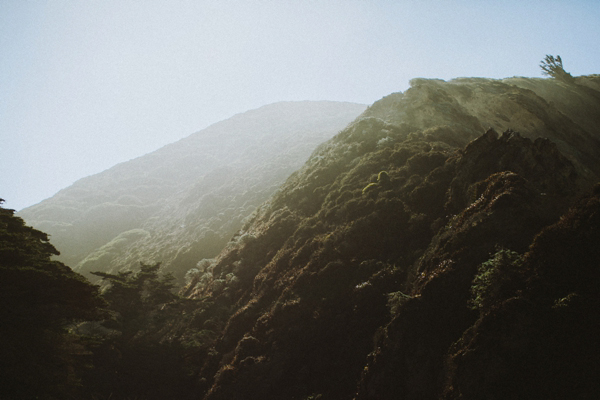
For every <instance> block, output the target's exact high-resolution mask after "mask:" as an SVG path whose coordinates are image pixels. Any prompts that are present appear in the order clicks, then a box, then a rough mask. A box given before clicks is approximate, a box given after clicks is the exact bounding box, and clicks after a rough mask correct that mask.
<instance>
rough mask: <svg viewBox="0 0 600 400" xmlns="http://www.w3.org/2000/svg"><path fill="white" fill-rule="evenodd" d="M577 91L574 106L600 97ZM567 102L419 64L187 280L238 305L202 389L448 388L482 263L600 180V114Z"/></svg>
mask: <svg viewBox="0 0 600 400" xmlns="http://www.w3.org/2000/svg"><path fill="white" fill-rule="evenodd" d="M521 81H523V79H522V78H521ZM536 82H537V81H536ZM536 82H529V83H528V84H529V85H533V86H535V85H536V84H537V83H539V86H540V87H542V88H544V90H542V92H552V91H551V90H549V89H548V88H547V85H556V86H557V89H556V90H558V91H560V90H562V89H561V88H562V85H563V83H561V82H547V81H543V80H539V82H537V83H536ZM571 92H572V93H571V94H570V96H571V98H567V99H566V100H565V99H563V103H562V104H568V103H569V101H574V100H573V99H579V100H581V101H584V102H585V103H586V104H587V107H590V108H595V109H596V110H598V107H599V105H600V103H599V102H598V101H596V100H595V97H593V96H590V95H589V91H588V90H587V89H585V90H578V89H577V88H575V89H571ZM558 107H562V106H561V104H559V105H558V106H554V105H551V104H550V103H548V102H547V101H546V100H544V98H543V97H540V96H538V95H537V94H536V93H535V92H534V91H532V90H530V89H523V88H520V87H519V86H516V85H513V84H509V83H505V82H501V81H491V80H478V79H463V80H458V81H452V82H442V81H423V80H420V81H416V82H414V84H413V87H412V89H410V90H409V91H407V92H406V93H403V94H395V95H391V96H389V97H388V98H385V99H383V100H381V101H380V102H378V103H376V104H374V105H373V106H371V107H370V108H369V109H368V110H367V111H366V112H365V114H364V115H363V117H362V118H361V119H359V120H358V121H356V122H355V123H354V124H353V125H351V126H350V127H349V128H348V129H346V130H345V131H343V132H341V133H340V134H339V135H338V136H336V137H335V138H334V139H332V140H331V141H329V142H328V143H326V144H323V145H322V146H320V147H319V149H317V151H315V153H314V154H313V156H312V157H311V158H310V159H309V161H308V162H307V164H306V165H305V166H304V167H303V168H302V169H300V170H299V171H298V172H297V173H295V174H294V175H292V176H291V177H290V178H289V179H288V181H287V182H286V183H285V185H284V186H283V187H282V188H281V190H280V191H279V192H278V193H277V194H276V195H275V196H274V197H273V198H272V199H271V200H270V202H268V203H267V204H265V205H264V206H263V207H262V208H261V209H260V210H259V212H258V213H257V214H256V215H255V216H254V218H253V219H252V220H251V221H249V223H248V224H246V226H245V227H244V228H243V229H242V231H241V232H240V233H239V235H238V237H237V238H236V239H235V240H234V241H232V242H231V243H230V244H229V248H228V249H227V250H226V251H225V252H223V253H222V254H221V255H220V256H219V257H218V258H217V259H216V260H213V261H211V262H208V263H207V265H205V266H204V267H203V269H202V271H200V270H198V271H197V272H194V273H193V274H191V278H190V282H189V284H188V286H187V287H186V290H185V294H186V295H190V296H192V297H194V298H199V299H202V298H205V299H208V298H210V299H212V300H213V301H215V302H220V303H221V304H223V305H226V306H228V307H230V308H231V311H232V315H231V317H230V318H228V320H227V321H224V322H223V323H224V324H225V328H224V331H223V333H222V335H221V337H220V338H219V339H218V340H217V341H216V342H215V346H214V351H213V352H212V353H211V356H210V358H209V360H208V361H207V362H206V363H205V364H204V369H203V371H202V373H201V375H202V376H203V378H204V379H207V380H208V382H209V384H211V385H212V387H211V389H210V390H209V392H208V393H207V395H206V399H232V398H247V397H248V396H249V397H256V398H260V397H266V398H309V397H310V396H314V397H317V396H319V395H320V396H322V398H335V399H344V398H352V397H353V396H355V395H356V393H357V390H358V394H357V396H358V397H359V398H396V397H398V396H399V397H401V398H402V397H406V398H437V397H439V396H440V395H441V393H442V392H443V390H444V389H443V388H444V387H445V386H444V385H445V380H446V377H447V376H448V374H447V373H446V372H445V371H446V369H445V368H446V367H445V365H446V362H447V361H446V360H447V357H448V356H449V354H450V349H451V346H452V345H453V343H455V342H456V341H457V340H459V339H460V338H461V336H462V335H463V332H465V331H467V330H468V329H469V327H471V326H472V325H473V324H474V323H475V322H476V321H477V318H478V317H477V316H478V312H477V311H476V310H474V309H473V302H472V299H471V297H472V289H471V287H472V285H473V280H474V279H475V278H476V276H477V274H478V270H479V266H480V265H482V264H485V263H486V262H488V260H490V259H493V257H494V254H495V253H497V252H498V251H502V249H506V251H510V252H517V253H519V254H522V253H524V252H526V251H527V248H528V246H529V245H530V244H531V242H532V240H533V238H534V237H535V235H536V234H537V233H538V232H539V231H540V230H541V229H543V228H544V227H545V226H548V225H550V224H552V223H554V222H555V221H556V220H557V219H558V218H559V216H560V215H561V214H562V213H564V212H565V211H566V210H567V208H568V206H569V204H570V203H571V202H572V201H573V199H574V198H575V197H576V196H577V195H578V193H580V191H581V190H582V188H589V187H590V186H591V183H592V182H594V181H597V180H598V173H597V171H598V167H599V165H598V163H597V162H594V161H593V160H594V159H596V160H597V159H598V158H597V156H598V155H600V152H599V151H598V150H599V147H598V131H597V128H596V130H593V131H592V130H588V129H586V128H583V126H586V127H589V126H592V124H590V123H589V121H586V120H585V119H584V116H582V115H573V116H571V115H569V114H568V113H566V112H567V111H568V109H569V107H566V106H565V107H563V108H562V109H563V110H564V111H565V113H563V112H561V111H559V109H558ZM495 114H498V115H501V116H502V117H496V119H493V118H492V120H491V121H490V120H487V119H486V118H487V117H489V116H490V115H495ZM594 115H598V114H597V113H594V114H591V115H590V116H589V118H590V119H593V118H595V117H594ZM382 118H385V120H383V119H382ZM498 121H501V122H500V123H498V124H497V125H496V123H497V122H498ZM511 123H514V124H515V125H516V126H517V127H520V128H521V132H520V133H517V132H515V131H511V130H508V129H507V130H505V131H504V133H503V134H501V135H499V134H497V133H496V131H495V130H493V129H492V130H488V131H487V133H485V134H484V135H483V136H481V133H478V131H479V132H483V131H484V130H483V127H484V126H489V125H493V126H499V127H500V128H504V127H506V126H507V125H510V124H511ZM540 135H544V136H545V137H546V138H540V137H539V136H540ZM473 139H476V140H473ZM511 254H512V253H511ZM517 275H518V274H517ZM518 276H520V275H518ZM509 286H510V285H509ZM502 290H504V289H502ZM565 295H567V294H565ZM486 304H487V303H486ZM391 310H392V311H393V315H391V314H390V311H391ZM390 317H391V321H390ZM374 338H375V339H374ZM374 340H375V345H374V342H373V341H374ZM365 360H368V361H365ZM365 364H366V365H365ZM596 371H597V370H596ZM544 379H550V378H549V377H548V376H545V377H544ZM357 382H360V384H358V385H357ZM515 390H517V391H518V390H519V389H515ZM449 393H450V392H449Z"/></svg>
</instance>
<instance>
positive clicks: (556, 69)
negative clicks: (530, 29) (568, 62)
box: [540, 54, 574, 83]
mask: <svg viewBox="0 0 600 400" xmlns="http://www.w3.org/2000/svg"><path fill="white" fill-rule="evenodd" d="M540 68H541V69H542V74H543V75H548V76H551V77H553V78H555V79H558V80H560V81H563V82H569V83H570V82H573V81H574V79H573V76H572V75H571V74H570V73H568V72H567V71H565V70H564V68H563V63H562V59H561V58H560V56H559V55H557V56H556V58H555V57H554V56H552V55H550V54H546V57H544V59H543V60H542V61H541V63H540Z"/></svg>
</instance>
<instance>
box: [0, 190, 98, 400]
mask: <svg viewBox="0 0 600 400" xmlns="http://www.w3.org/2000/svg"><path fill="white" fill-rule="evenodd" d="M2 202H4V200H2V199H0V204H2ZM58 254H59V253H58V251H57V250H56V248H54V246H52V245H51V244H50V243H49V241H48V235H47V234H45V233H44V232H41V231H38V230H36V229H34V228H32V227H29V226H26V225H25V222H24V221H23V220H22V219H21V218H19V217H16V216H15V215H14V210H10V209H5V208H2V207H0V327H1V329H0V343H1V345H0V376H1V377H2V378H0V398H2V399H59V398H60V399H67V398H74V397H77V395H76V394H77V387H78V385H79V373H80V371H81V368H82V365H81V364H80V363H79V362H78V360H79V359H80V358H81V357H80V356H82V355H84V354H85V353H86V351H85V347H84V346H83V344H82V342H81V341H80V340H78V337H76V336H75V335H73V334H71V333H69V331H68V328H69V326H70V325H71V324H73V323H74V322H77V321H82V320H88V321H89V320H98V319H100V318H102V317H103V314H102V312H101V311H100V310H101V308H100V307H102V306H103V305H104V304H105V303H104V302H103V301H102V299H101V298H100V296H99V293H98V288H97V287H96V286H93V285H91V284H90V283H89V282H88V281H87V280H86V279H85V278H84V277H83V276H81V275H79V274H77V273H75V272H73V271H72V270H71V269H70V268H69V267H67V266H66V265H64V264H62V263H61V262H58V261H53V260H51V257H52V256H53V255H58Z"/></svg>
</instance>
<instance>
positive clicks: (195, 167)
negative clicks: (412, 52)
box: [19, 102, 365, 282]
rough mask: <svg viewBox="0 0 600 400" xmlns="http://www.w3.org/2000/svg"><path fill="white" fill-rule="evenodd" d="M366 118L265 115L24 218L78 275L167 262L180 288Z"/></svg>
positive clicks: (324, 111)
mask: <svg viewBox="0 0 600 400" xmlns="http://www.w3.org/2000/svg"><path fill="white" fill-rule="evenodd" d="M364 109H365V106H362V105H359V104H352V103H337V102H287V103H277V104H273V105H269V106H265V107H262V108H259V109H257V110H253V111H249V112H247V113H244V114H240V115H236V116H235V117H233V118H231V119H229V120H226V121H223V122H220V123H217V124H215V125H212V126H210V127H209V128H207V129H205V130H203V131H200V132H198V133H195V134H193V135H191V136H189V137H187V138H185V139H182V140H180V141H179V142H177V143H173V144H171V145H168V146H165V147H164V148H162V149H159V150H157V151H155V152H153V153H150V154H147V155H145V156H143V157H140V158H137V159H134V160H131V161H128V162H125V163H122V164H119V165H117V166H115V167H113V168H111V169H109V170H107V171H104V172H102V173H99V174H97V175H94V176H90V177H87V178H84V179H81V180H80V181H78V182H76V183H75V184H73V185H72V186H71V187H68V188H66V189H64V190H62V191H60V192H59V193H58V194H56V195H55V196H54V197H52V198H50V199H48V200H45V201H43V202H41V203H40V204H37V205H35V206H33V207H29V208H27V209H25V210H23V211H21V212H20V213H19V214H20V216H21V217H23V218H24V219H25V220H27V222H28V223H29V224H31V225H33V226H35V227H38V228H39V229H41V230H43V231H45V232H47V233H49V234H50V235H51V237H52V242H53V243H54V244H55V246H56V247H57V248H58V250H59V251H60V252H61V257H60V259H61V261H63V262H65V263H66V264H68V265H71V266H72V267H73V268H74V269H75V270H76V271H78V272H81V273H84V274H86V273H88V272H90V271H104V272H115V271H117V270H119V269H122V268H126V269H128V268H130V267H131V265H135V266H137V265H138V264H139V262H148V263H152V262H162V266H163V270H164V271H169V272H172V273H174V274H175V276H176V277H177V278H179V279H180V281H181V282H182V281H183V275H184V274H185V273H186V272H187V270H189V269H190V268H192V267H194V266H195V265H196V263H197V261H198V260H200V259H202V258H211V257H214V256H215V255H217V254H218V253H219V252H220V251H221V249H222V248H223V246H224V245H225V244H226V243H227V241H228V240H229V239H230V238H231V236H232V235H233V234H234V233H235V232H236V231H237V230H238V229H239V228H240V227H241V225H242V221H243V220H244V218H246V217H247V216H248V215H250V214H251V213H252V212H253V211H254V210H255V209H256V207H258V206H259V205H260V204H261V203H262V202H263V201H265V200H266V199H267V198H268V197H269V196H270V195H271V194H272V193H273V192H274V191H275V190H276V189H277V187H278V186H279V185H280V184H281V183H282V182H283V181H284V180H285V178H287V176H289V174H291V173H292V172H293V171H294V170H296V169H297V168H298V167H300V166H301V165H302V163H304V162H305V161H306V159H307V158H308V156H309V155H310V153H311V152H312V151H313V149H314V148H315V147H316V146H317V145H318V144H319V143H321V142H323V141H324V140H327V139H329V138H331V137H332V136H333V135H335V134H336V133H337V132H339V131H340V130H341V129H343V128H344V127H345V126H346V125H347V124H348V123H350V122H351V121H352V120H353V119H354V118H356V116H357V115H359V114H360V113H361V112H362V111H364ZM87 276H88V277H90V278H91V275H87Z"/></svg>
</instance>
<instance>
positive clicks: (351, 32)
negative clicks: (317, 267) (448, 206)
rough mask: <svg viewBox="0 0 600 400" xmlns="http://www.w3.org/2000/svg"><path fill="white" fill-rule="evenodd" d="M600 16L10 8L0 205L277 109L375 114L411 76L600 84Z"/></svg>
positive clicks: (256, 7) (4, 29)
mask: <svg viewBox="0 0 600 400" xmlns="http://www.w3.org/2000/svg"><path fill="white" fill-rule="evenodd" d="M599 21H600V1H597V0H594V1H586V0H580V1H577V0H571V1H541V0H540V1H527V0H520V1H497V2H491V1H468V0H464V1H450V0H448V1H427V0H421V1H377V0H372V1H370V0H338V1H334V0H330V1H326V0H324V1H317V0H303V1H301V0H297V1H292V0H290V1H285V0H277V1H276V0H272V1H270V0H256V1H241V0H239V1H228V0H219V1H216V0H215V1H213V0H206V1H200V0H199V1H178V0H170V1H167V0H164V1H151V0H137V1H128V0H112V1H111V0H104V1H99V0H98V1H91V0H90V1H84V0H80V1H66V0H63V1H61V0H53V1H41V0H40V1H25V0H0V171H1V174H0V197H2V198H4V199H6V204H5V206H6V207H10V208H16V209H20V208H23V207H26V206H29V205H32V204H35V203H37V202H39V201H41V200H43V199H45V198H47V197H50V196H52V195H53V194H54V193H56V192H57V191H58V190H60V189H62V188H64V187H66V186H68V185H70V184H71V183H73V182H74V181H75V180H77V179H79V178H81V177H84V176H87V175H90V174H93V173H97V172H100V171H102V170H104V169H107V168H109V167H111V166H113V165H114V164H116V163H119V162H123V161H127V160H129V159H131V158H135V157H138V156H140V155H143V154H145V153H148V152H150V151H153V150H155V149H157V148H159V147H161V146H163V145H165V144H168V143H171V142H174V141H176V140H178V139H180V138H183V137H185V136H188V135H190V134H191V133H193V132H196V131H198V130H201V129H203V128H205V127H206V126H208V125H210V124H212V123H214V122H218V121H220V120H223V119H225V118H228V117H230V116H232V115H234V114H236V113H240V112H244V111H246V110H249V109H253V108H257V107H260V106H262V105H265V104H269V103H273V102H277V101H282V100H340V101H351V102H358V103H365V104H370V103H373V102H374V101H376V100H378V99H379V98H381V97H383V96H385V95H387V94H389V93H392V92H397V91H403V90H406V89H407V87H408V81H409V80H410V79H412V78H414V77H431V78H441V79H451V78H454V77H459V76H482V77H492V78H503V77H509V76H534V77H535V76H538V77H539V76H541V75H540V69H539V67H538V64H539V62H540V60H541V59H542V58H543V57H544V55H545V54H555V55H556V54H560V55H561V56H562V58H563V61H564V64H565V69H567V71H569V72H571V73H572V74H573V75H582V74H592V73H600V67H599V66H600V53H599V52H598V43H600V23H599Z"/></svg>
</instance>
